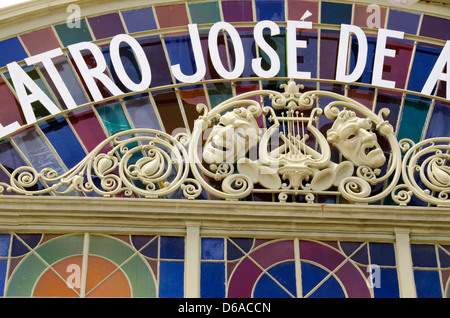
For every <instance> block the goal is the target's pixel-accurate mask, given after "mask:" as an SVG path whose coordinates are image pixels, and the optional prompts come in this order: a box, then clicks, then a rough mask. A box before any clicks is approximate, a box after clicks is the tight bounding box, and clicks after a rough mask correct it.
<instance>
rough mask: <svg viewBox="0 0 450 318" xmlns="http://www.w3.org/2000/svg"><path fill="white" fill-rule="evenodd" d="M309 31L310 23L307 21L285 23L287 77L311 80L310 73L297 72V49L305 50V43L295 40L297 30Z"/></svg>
mask: <svg viewBox="0 0 450 318" xmlns="http://www.w3.org/2000/svg"><path fill="white" fill-rule="evenodd" d="M298 28H302V29H311V28H312V22H309V21H287V28H286V42H287V43H286V46H287V47H286V52H287V64H288V77H291V78H305V79H307V78H311V72H299V71H297V48H303V49H304V48H306V41H304V40H297V29H298Z"/></svg>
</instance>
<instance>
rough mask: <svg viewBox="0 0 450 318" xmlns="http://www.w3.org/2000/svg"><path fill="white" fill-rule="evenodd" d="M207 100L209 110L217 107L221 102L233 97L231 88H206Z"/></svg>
mask: <svg viewBox="0 0 450 318" xmlns="http://www.w3.org/2000/svg"><path fill="white" fill-rule="evenodd" d="M208 94H209V100H210V102H211V108H213V107H215V106H217V105H218V104H220V103H221V102H223V101H225V100H227V99H229V98H231V97H233V92H232V90H231V86H215V87H208Z"/></svg>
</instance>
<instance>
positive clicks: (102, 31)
mask: <svg viewBox="0 0 450 318" xmlns="http://www.w3.org/2000/svg"><path fill="white" fill-rule="evenodd" d="M88 22H89V26H90V27H91V30H92V32H93V33H94V36H95V38H96V39H104V38H109V37H113V36H115V35H117V34H122V33H125V30H124V28H123V25H122V20H121V19H120V16H119V14H118V13H109V14H105V15H101V16H98V17H91V18H88Z"/></svg>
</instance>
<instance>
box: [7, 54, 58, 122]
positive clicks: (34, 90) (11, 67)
mask: <svg viewBox="0 0 450 318" xmlns="http://www.w3.org/2000/svg"><path fill="white" fill-rule="evenodd" d="M7 68H8V71H9V74H10V76H11V80H12V83H13V86H14V89H15V90H16V93H17V98H18V99H19V102H20V105H21V107H22V111H23V114H24V115H25V119H26V121H27V123H28V124H32V123H35V122H36V116H35V115H34V112H33V107H32V106H31V104H32V103H34V102H36V101H39V102H41V104H42V106H44V107H45V108H46V109H47V110H48V111H49V112H50V113H51V114H52V115H56V114H58V113H60V112H61V110H60V109H59V108H58V107H56V105H55V103H53V101H52V100H51V99H50V98H49V97H48V96H47V95H46V94H45V93H44V92H43V91H42V90H41V89H40V87H39V86H38V85H37V84H36V83H35V82H34V81H33V80H32V79H31V78H30V77H29V76H28V74H27V73H25V71H24V70H23V69H22V68H21V67H20V66H19V64H17V63H16V62H12V63H9V64H8V65H7ZM27 89H28V90H29V91H30V92H31V94H30V95H28V94H27Z"/></svg>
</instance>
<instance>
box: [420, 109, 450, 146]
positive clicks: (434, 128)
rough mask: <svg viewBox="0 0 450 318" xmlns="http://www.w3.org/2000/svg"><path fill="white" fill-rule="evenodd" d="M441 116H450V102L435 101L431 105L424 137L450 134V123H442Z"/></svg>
mask: <svg viewBox="0 0 450 318" xmlns="http://www.w3.org/2000/svg"><path fill="white" fill-rule="evenodd" d="M443 118H450V104H449V103H445V102H436V104H435V105H434V106H433V112H432V114H431V118H430V123H429V124H428V130H427V135H426V138H433V137H440V136H450V125H443V124H442V121H443Z"/></svg>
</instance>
